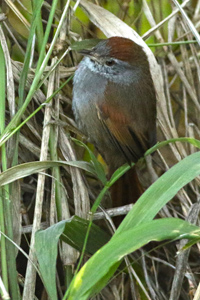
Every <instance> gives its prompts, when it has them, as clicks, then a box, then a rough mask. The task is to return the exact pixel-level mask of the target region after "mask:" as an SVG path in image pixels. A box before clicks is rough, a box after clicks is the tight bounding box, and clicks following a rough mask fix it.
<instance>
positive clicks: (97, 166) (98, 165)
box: [71, 138, 107, 185]
mask: <svg viewBox="0 0 200 300" xmlns="http://www.w3.org/2000/svg"><path fill="white" fill-rule="evenodd" d="M71 139H72V140H73V141H74V142H75V143H76V144H77V145H80V146H81V147H83V148H85V149H86V150H87V151H88V153H89V155H90V158H91V162H92V164H93V166H94V170H95V172H96V175H97V177H98V179H99V180H100V181H101V182H102V183H103V185H105V184H106V182H107V179H106V175H105V172H104V169H103V166H102V164H101V163H100V162H99V161H98V159H97V158H96V156H95V155H94V153H93V152H92V151H91V150H90V148H89V147H88V146H87V145H86V144H84V143H83V142H81V141H79V140H77V139H75V138H71Z"/></svg>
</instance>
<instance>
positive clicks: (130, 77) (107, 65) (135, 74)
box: [80, 55, 141, 85]
mask: <svg viewBox="0 0 200 300" xmlns="http://www.w3.org/2000/svg"><path fill="white" fill-rule="evenodd" d="M80 65H84V66H85V67H87V68H88V69H89V70H90V71H91V72H94V73H98V74H99V75H102V76H104V77H106V78H107V79H109V80H110V81H112V82H116V83H118V84H120V83H122V84H125V85H129V84H131V83H133V82H135V81H136V80H138V79H139V77H140V73H141V69H140V68H138V67H135V66H132V65H130V64H129V63H127V62H125V61H121V60H119V59H116V58H109V57H108V56H107V57H103V56H98V55H91V56H86V57H85V58H84V59H83V60H82V61H81V63H80Z"/></svg>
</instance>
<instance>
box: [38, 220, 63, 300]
mask: <svg viewBox="0 0 200 300" xmlns="http://www.w3.org/2000/svg"><path fill="white" fill-rule="evenodd" d="M64 228H65V221H62V222H59V223H57V224H56V226H51V227H49V228H47V229H46V230H42V231H38V232H36V234H35V252H36V256H37V259H38V263H39V270H40V273H41V276H42V280H43V283H44V286H45V288H46V291H47V293H48V295H49V298H50V299H51V300H57V288H56V259H57V254H58V240H59V238H60V235H61V234H62V232H63V230H64Z"/></svg>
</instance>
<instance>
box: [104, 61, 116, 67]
mask: <svg viewBox="0 0 200 300" xmlns="http://www.w3.org/2000/svg"><path fill="white" fill-rule="evenodd" d="M114 64H115V61H114V60H113V59H108V60H106V66H108V67H111V66H113V65H114Z"/></svg>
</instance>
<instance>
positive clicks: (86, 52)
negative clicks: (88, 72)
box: [78, 49, 100, 62]
mask: <svg viewBox="0 0 200 300" xmlns="http://www.w3.org/2000/svg"><path fill="white" fill-rule="evenodd" d="M78 53H80V54H82V55H84V56H88V57H90V58H91V59H92V60H94V61H98V62H99V58H100V56H99V54H97V53H95V52H94V51H93V50H88V49H83V50H80V51H78Z"/></svg>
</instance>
